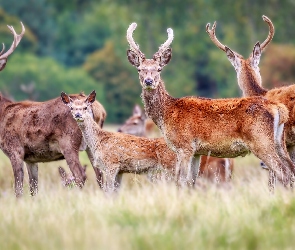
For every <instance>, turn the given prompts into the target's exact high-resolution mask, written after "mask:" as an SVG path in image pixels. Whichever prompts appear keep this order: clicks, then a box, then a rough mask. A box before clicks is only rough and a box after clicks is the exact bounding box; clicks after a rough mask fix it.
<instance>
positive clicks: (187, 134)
mask: <svg viewBox="0 0 295 250" xmlns="http://www.w3.org/2000/svg"><path fill="white" fill-rule="evenodd" d="M136 26H137V25H136V23H132V24H131V25H130V26H129V28H128V30H127V40H128V43H129V45H130V49H129V50H128V51H127V57H128V60H129V62H130V63H131V64H132V65H133V66H135V67H136V68H137V70H138V73H139V79H140V84H141V85H142V94H141V97H142V100H143V103H144V106H145V112H146V114H147V116H148V117H150V118H151V119H152V120H153V121H154V122H155V123H156V125H157V126H158V127H159V129H160V130H161V132H162V134H163V136H164V138H165V141H166V142H167V143H168V144H169V146H170V147H171V148H172V149H173V150H174V152H175V153H176V155H177V166H176V178H177V180H178V182H179V183H180V184H181V185H183V184H186V183H188V182H189V183H190V182H191V180H192V171H191V161H192V158H193V156H194V155H196V154H202V155H209V154H210V155H212V156H215V157H229V158H234V157H237V156H244V155H246V154H248V153H250V151H251V152H252V153H253V154H254V155H256V156H257V157H258V158H259V159H261V160H262V161H263V162H265V163H266V164H267V165H268V166H269V167H270V168H271V169H272V170H273V171H274V172H275V174H276V175H277V176H278V178H279V180H280V181H281V182H282V183H283V184H284V185H285V186H286V185H287V184H288V182H289V178H290V171H292V172H295V170H294V165H293V164H292V162H291V160H290V158H289V157H288V155H287V153H286V149H285V145H284V143H283V127H284V123H285V122H287V120H288V110H287V109H286V107H285V106H284V105H282V104H277V103H273V102H271V101H268V100H266V99H264V98H260V97H250V98H232V99H217V100H214V99H206V98H198V97H183V98H174V97H172V96H170V95H169V93H168V92H167V91H166V89H165V85H164V82H163V81H162V80H161V77H160V75H161V71H162V69H163V67H164V66H165V65H167V64H168V63H169V61H170V59H171V55H172V52H171V48H170V47H169V46H170V44H171V42H172V40H173V30H172V29H170V28H169V29H168V30H167V32H168V39H167V41H166V42H165V43H164V44H163V45H161V47H160V48H159V50H158V52H156V53H155V54H154V56H153V59H146V58H145V55H144V54H143V53H142V52H141V51H140V49H139V46H138V45H137V44H136V43H135V41H134V40H133V37H132V34H133V31H134V30H135V28H136ZM278 151H280V153H281V154H279V153H278ZM281 151H282V152H281ZM272 180H273V179H271V178H270V179H269V186H270V188H271V189H273V183H272Z"/></svg>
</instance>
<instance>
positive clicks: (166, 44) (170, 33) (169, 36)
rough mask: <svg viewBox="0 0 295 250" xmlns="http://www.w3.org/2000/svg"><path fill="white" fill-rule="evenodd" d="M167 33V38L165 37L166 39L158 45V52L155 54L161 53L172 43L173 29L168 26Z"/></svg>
mask: <svg viewBox="0 0 295 250" xmlns="http://www.w3.org/2000/svg"><path fill="white" fill-rule="evenodd" d="M167 34H168V38H167V40H166V42H164V43H163V44H162V45H161V46H160V48H159V50H158V52H157V54H159V55H161V54H162V53H163V52H164V51H165V50H166V49H167V48H168V47H169V46H170V44H171V43H172V41H173V38H174V34H173V29H171V28H168V29H167Z"/></svg>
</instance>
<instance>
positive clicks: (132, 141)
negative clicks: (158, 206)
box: [61, 91, 176, 192]
mask: <svg viewBox="0 0 295 250" xmlns="http://www.w3.org/2000/svg"><path fill="white" fill-rule="evenodd" d="M95 96H96V93H95V91H93V92H92V93H90V95H89V96H88V97H87V98H83V99H79V100H78V99H76V100H73V99H72V98H71V97H70V96H68V95H67V94H65V93H63V92H62V93H61V98H62V100H63V102H64V103H65V104H66V105H67V106H69V107H70V109H71V112H72V115H73V117H74V118H75V120H76V121H77V124H78V126H79V128H80V129H81V131H82V134H83V137H84V139H85V141H86V143H87V145H88V146H89V148H90V151H91V153H92V155H93V164H94V166H96V167H99V168H100V169H101V170H102V172H103V185H104V191H106V192H113V191H115V190H116V189H117V188H118V187H119V185H120V182H121V175H119V174H122V173H142V172H146V171H148V170H151V169H158V168H161V169H164V170H165V171H167V172H172V173H173V172H174V167H175V163H176V155H175V153H174V152H173V151H172V150H170V149H169V148H168V147H167V145H166V143H165V141H164V139H163V138H151V139H148V138H145V137H137V136H134V135H128V134H123V133H119V132H108V131H105V130H103V129H102V128H101V127H100V126H98V125H97V124H96V123H95V121H94V120H93V117H92V112H91V106H92V105H93V102H94V100H95Z"/></svg>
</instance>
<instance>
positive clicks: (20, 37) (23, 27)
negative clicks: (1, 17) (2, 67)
mask: <svg viewBox="0 0 295 250" xmlns="http://www.w3.org/2000/svg"><path fill="white" fill-rule="evenodd" d="M20 23H21V26H22V32H21V33H20V34H19V35H18V34H16V32H15V30H14V28H13V27H12V26H9V25H7V27H8V29H9V30H10V32H11V33H12V34H13V36H14V39H13V42H12V45H11V46H10V48H9V50H7V51H6V53H4V54H3V55H2V53H3V51H4V49H5V46H4V44H3V49H2V51H1V52H0V60H2V59H7V57H8V56H9V55H10V54H12V52H13V51H14V50H15V48H16V47H17V45H18V44H19V42H20V41H21V39H22V37H23V35H24V34H25V26H24V25H23V23H22V22H20Z"/></svg>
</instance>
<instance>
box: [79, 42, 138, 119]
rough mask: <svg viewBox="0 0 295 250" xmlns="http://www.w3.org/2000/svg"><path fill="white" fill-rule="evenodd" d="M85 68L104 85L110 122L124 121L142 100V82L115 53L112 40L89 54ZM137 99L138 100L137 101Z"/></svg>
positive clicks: (104, 103) (104, 102) (105, 104)
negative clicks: (135, 103) (134, 106)
mask: <svg viewBox="0 0 295 250" xmlns="http://www.w3.org/2000/svg"><path fill="white" fill-rule="evenodd" d="M84 69H85V70H86V71H87V72H88V73H89V74H90V75H91V76H92V77H93V78H94V79H95V80H96V81H97V82H100V83H101V86H103V90H104V91H103V92H104V93H105V97H104V101H102V104H103V105H104V106H105V108H106V111H107V113H108V122H118V121H119V122H123V121H124V119H126V117H128V116H129V115H130V113H131V108H132V107H133V105H134V102H140V99H139V93H140V90H141V88H140V84H139V83H138V80H137V79H134V78H133V77H132V74H131V73H130V72H129V69H128V68H126V66H125V65H124V64H123V63H122V62H121V59H120V58H119V57H118V56H117V55H116V54H115V52H114V46H113V43H112V42H107V43H106V45H105V47H104V48H103V49H102V50H99V51H97V52H95V53H93V54H92V55H91V56H89V57H88V58H87V60H86V62H85V64H84ZM135 100H136V101H135Z"/></svg>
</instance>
